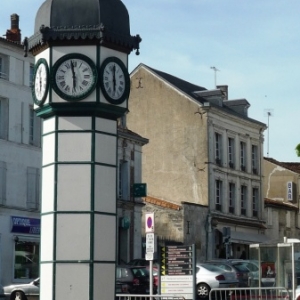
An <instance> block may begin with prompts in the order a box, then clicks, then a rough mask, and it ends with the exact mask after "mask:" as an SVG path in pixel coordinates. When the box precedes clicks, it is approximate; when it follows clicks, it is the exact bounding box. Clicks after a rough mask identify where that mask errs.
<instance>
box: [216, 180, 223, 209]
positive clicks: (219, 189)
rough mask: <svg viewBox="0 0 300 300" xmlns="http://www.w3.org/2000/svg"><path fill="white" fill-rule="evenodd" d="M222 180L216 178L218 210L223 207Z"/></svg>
mask: <svg viewBox="0 0 300 300" xmlns="http://www.w3.org/2000/svg"><path fill="white" fill-rule="evenodd" d="M222 194H223V193H222V181H221V180H216V210H221V209H222Z"/></svg>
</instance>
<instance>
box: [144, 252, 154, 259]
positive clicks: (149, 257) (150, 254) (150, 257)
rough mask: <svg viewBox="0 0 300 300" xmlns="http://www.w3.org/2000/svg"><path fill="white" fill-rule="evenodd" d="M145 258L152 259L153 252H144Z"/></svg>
mask: <svg viewBox="0 0 300 300" xmlns="http://www.w3.org/2000/svg"><path fill="white" fill-rule="evenodd" d="M145 259H146V260H153V259H154V253H153V252H150V253H146V255H145Z"/></svg>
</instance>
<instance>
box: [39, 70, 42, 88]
mask: <svg viewBox="0 0 300 300" xmlns="http://www.w3.org/2000/svg"><path fill="white" fill-rule="evenodd" d="M41 73H42V70H41V69H40V70H39V78H40V80H39V83H40V91H42V74H41Z"/></svg>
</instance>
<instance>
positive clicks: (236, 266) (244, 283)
mask: <svg viewBox="0 0 300 300" xmlns="http://www.w3.org/2000/svg"><path fill="white" fill-rule="evenodd" d="M244 262H245V261H244V260H231V259H220V260H212V261H209V263H210V264H213V265H215V266H217V267H219V268H221V269H223V270H224V271H226V272H235V274H236V278H237V280H238V281H239V287H248V286H249V275H250V274H251V272H250V270H249V269H248V268H247V267H246V265H245V264H244Z"/></svg>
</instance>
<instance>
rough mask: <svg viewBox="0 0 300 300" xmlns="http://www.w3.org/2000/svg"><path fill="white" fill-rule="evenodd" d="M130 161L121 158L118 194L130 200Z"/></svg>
mask: <svg viewBox="0 0 300 300" xmlns="http://www.w3.org/2000/svg"><path fill="white" fill-rule="evenodd" d="M128 166H129V164H128V161H126V160H120V163H119V191H118V196H119V199H122V200H129V188H128V184H129V177H128V176H129V169H128Z"/></svg>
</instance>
